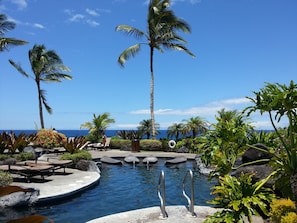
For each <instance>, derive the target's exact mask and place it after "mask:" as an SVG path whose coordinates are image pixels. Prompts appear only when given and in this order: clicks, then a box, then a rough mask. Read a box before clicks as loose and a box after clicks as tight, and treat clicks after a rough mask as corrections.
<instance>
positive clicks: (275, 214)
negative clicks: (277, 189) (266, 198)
mask: <svg viewBox="0 0 297 223" xmlns="http://www.w3.org/2000/svg"><path fill="white" fill-rule="evenodd" d="M270 207H271V211H270V214H269V216H270V220H271V221H272V222H274V223H281V222H282V217H284V216H286V215H287V214H288V213H290V212H295V211H296V206H295V203H294V202H293V201H292V200H290V199H275V200H273V201H272V202H271V204H270ZM288 222H289V221H288ZM295 222H297V221H295Z"/></svg>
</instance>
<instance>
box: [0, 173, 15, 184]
mask: <svg viewBox="0 0 297 223" xmlns="http://www.w3.org/2000/svg"><path fill="white" fill-rule="evenodd" d="M12 181H13V178H12V176H11V174H10V173H8V172H6V171H2V170H0V187H5V186H8V185H9V184H11V183H12Z"/></svg>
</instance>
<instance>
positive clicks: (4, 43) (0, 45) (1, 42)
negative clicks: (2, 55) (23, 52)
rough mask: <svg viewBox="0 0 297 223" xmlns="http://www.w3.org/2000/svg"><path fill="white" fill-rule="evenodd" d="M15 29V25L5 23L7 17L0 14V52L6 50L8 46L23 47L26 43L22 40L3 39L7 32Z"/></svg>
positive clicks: (8, 22)
mask: <svg viewBox="0 0 297 223" xmlns="http://www.w3.org/2000/svg"><path fill="white" fill-rule="evenodd" d="M14 28H15V23H14V22H11V21H7V17H6V15H4V14H0V52H2V51H5V50H8V48H9V47H10V46H18V45H24V44H27V43H28V42H26V41H23V40H18V39H14V38H7V37H4V34H5V33H6V32H7V31H10V30H13V29H14Z"/></svg>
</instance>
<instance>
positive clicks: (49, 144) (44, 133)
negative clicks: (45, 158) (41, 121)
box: [33, 129, 67, 149]
mask: <svg viewBox="0 0 297 223" xmlns="http://www.w3.org/2000/svg"><path fill="white" fill-rule="evenodd" d="M66 141H67V138H66V136H65V135H64V134H62V133H58V132H56V131H53V130H47V129H41V130H40V131H38V132H37V134H36V138H35V139H34V141H33V143H34V146H40V147H43V148H47V149H51V148H54V147H61V146H63V143H64V142H66Z"/></svg>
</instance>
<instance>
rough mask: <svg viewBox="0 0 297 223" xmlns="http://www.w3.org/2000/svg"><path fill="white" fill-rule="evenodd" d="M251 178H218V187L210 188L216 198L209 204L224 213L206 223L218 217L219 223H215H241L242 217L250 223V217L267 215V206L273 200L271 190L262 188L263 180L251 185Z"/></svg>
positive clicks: (246, 176) (248, 175)
mask: <svg viewBox="0 0 297 223" xmlns="http://www.w3.org/2000/svg"><path fill="white" fill-rule="evenodd" d="M252 176H253V175H252V174H242V175H241V176H240V177H239V178H238V179H237V178H236V177H232V176H230V175H226V176H224V177H219V185H217V186H214V187H213V188H212V189H213V192H212V194H214V195H216V197H215V198H214V199H213V200H212V201H210V202H209V203H211V204H214V205H215V206H217V207H220V208H223V209H225V211H220V213H217V214H216V215H215V216H213V217H209V218H210V220H209V221H207V222H216V221H214V219H217V218H218V217H219V218H221V221H217V222H242V217H243V216H246V217H247V218H248V220H249V222H251V217H252V215H260V214H264V215H267V214H268V208H269V205H268V204H269V203H270V202H271V201H272V200H273V199H274V195H273V193H272V190H271V189H268V188H265V187H263V184H264V183H265V181H264V180H262V181H258V182H256V183H254V184H253V183H252ZM226 210H228V211H226ZM227 219H228V220H227ZM231 219H232V221H231Z"/></svg>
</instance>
